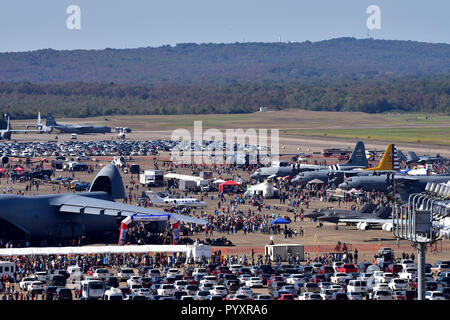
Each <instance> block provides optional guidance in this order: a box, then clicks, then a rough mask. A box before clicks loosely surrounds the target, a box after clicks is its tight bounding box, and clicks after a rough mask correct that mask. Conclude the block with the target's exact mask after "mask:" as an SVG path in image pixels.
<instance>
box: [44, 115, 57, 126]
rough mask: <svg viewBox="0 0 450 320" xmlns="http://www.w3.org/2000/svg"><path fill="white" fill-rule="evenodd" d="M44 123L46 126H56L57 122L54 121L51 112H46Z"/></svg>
mask: <svg viewBox="0 0 450 320" xmlns="http://www.w3.org/2000/svg"><path fill="white" fill-rule="evenodd" d="M45 125H46V126H47V127H50V126H56V125H57V123H56V121H55V118H53V116H52V114H51V113H50V112H49V113H48V114H47V119H46V120H45Z"/></svg>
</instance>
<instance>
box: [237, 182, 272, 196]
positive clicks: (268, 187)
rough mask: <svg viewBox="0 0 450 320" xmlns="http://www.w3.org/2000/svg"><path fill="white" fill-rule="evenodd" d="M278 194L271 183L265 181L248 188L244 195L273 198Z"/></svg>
mask: <svg viewBox="0 0 450 320" xmlns="http://www.w3.org/2000/svg"><path fill="white" fill-rule="evenodd" d="M279 192H280V191H279V190H278V189H277V188H275V187H274V186H273V183H271V182H267V181H265V182H263V183H260V184H256V185H253V186H250V187H249V188H248V189H247V191H246V192H245V194H247V195H258V194H262V196H263V197H264V198H274V197H277V196H278V195H279Z"/></svg>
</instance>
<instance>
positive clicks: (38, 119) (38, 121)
mask: <svg viewBox="0 0 450 320" xmlns="http://www.w3.org/2000/svg"><path fill="white" fill-rule="evenodd" d="M37 125H38V126H41V125H42V119H41V112H38V118H37Z"/></svg>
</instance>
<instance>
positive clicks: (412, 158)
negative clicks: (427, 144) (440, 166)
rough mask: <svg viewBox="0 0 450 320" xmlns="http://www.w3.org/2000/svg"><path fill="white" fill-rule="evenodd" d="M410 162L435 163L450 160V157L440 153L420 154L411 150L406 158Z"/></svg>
mask: <svg viewBox="0 0 450 320" xmlns="http://www.w3.org/2000/svg"><path fill="white" fill-rule="evenodd" d="M406 161H407V162H408V163H410V162H416V163H435V162H444V161H450V159H447V158H444V157H442V156H441V155H440V154H437V155H436V156H435V157H430V156H418V155H417V154H416V153H415V152H412V151H409V152H408V157H407V160H406Z"/></svg>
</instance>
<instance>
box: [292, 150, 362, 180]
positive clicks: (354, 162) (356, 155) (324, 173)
mask: <svg viewBox="0 0 450 320" xmlns="http://www.w3.org/2000/svg"><path fill="white" fill-rule="evenodd" d="M368 166H369V163H368V161H367V158H366V150H365V147H364V142H362V141H358V142H357V143H356V146H355V149H354V150H353V152H352V156H351V157H350V160H349V161H348V162H347V163H344V164H341V165H333V166H320V167H318V170H316V171H305V172H301V173H299V174H298V175H297V176H296V177H295V178H294V179H292V183H302V184H306V183H308V182H309V181H311V180H314V179H319V180H321V181H322V182H323V183H325V184H326V183H328V179H329V178H330V174H331V173H332V172H339V171H341V170H343V171H346V170H347V171H350V170H354V169H364V168H367V167H368Z"/></svg>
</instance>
